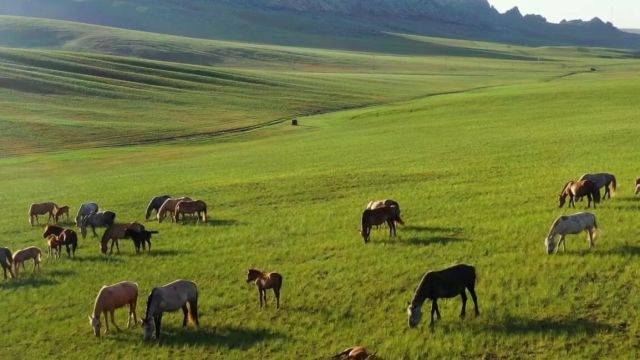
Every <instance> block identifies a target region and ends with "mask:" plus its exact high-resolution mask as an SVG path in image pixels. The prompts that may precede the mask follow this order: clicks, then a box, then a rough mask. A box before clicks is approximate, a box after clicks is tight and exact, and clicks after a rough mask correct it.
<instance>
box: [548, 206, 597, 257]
mask: <svg viewBox="0 0 640 360" xmlns="http://www.w3.org/2000/svg"><path fill="white" fill-rule="evenodd" d="M583 231H586V232H587V234H588V235H589V249H591V248H592V247H593V246H594V245H595V240H596V234H597V231H598V224H597V223H596V216H595V215H593V214H592V213H588V212H581V213H577V214H574V215H569V216H560V217H559V218H558V219H556V221H554V222H553V225H551V229H550V230H549V234H548V235H547V238H546V239H545V246H546V248H547V254H549V255H551V254H553V253H555V252H558V249H559V248H560V245H562V251H564V250H565V245H564V238H565V236H567V235H568V234H579V233H581V232H583ZM558 235H560V240H559V241H558V244H557V246H556V242H555V238H556V236H558Z"/></svg>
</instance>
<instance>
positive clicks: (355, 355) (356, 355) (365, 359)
mask: <svg viewBox="0 0 640 360" xmlns="http://www.w3.org/2000/svg"><path fill="white" fill-rule="evenodd" d="M331 358H332V359H346V360H372V359H376V353H373V354H369V352H367V349H365V348H364V347H362V346H354V347H350V348H348V349H344V350H342V351H341V352H339V353H337V354H335V355H333V356H332V357H331Z"/></svg>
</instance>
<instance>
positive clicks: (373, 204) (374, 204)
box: [366, 199, 400, 228]
mask: <svg viewBox="0 0 640 360" xmlns="http://www.w3.org/2000/svg"><path fill="white" fill-rule="evenodd" d="M385 206H395V207H396V208H397V209H398V216H400V204H399V203H398V202H397V201H395V200H391V199H385V200H372V201H369V203H368V204H367V207H366V208H367V209H370V210H373V209H379V208H381V207H385ZM377 227H378V226H376V228H377Z"/></svg>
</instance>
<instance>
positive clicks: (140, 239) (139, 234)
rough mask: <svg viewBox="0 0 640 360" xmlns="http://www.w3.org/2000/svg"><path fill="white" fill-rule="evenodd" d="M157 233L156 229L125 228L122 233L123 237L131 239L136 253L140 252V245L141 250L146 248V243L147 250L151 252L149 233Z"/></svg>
mask: <svg viewBox="0 0 640 360" xmlns="http://www.w3.org/2000/svg"><path fill="white" fill-rule="evenodd" d="M157 233H158V232H157V231H147V230H146V229H127V230H125V232H124V235H125V237H129V238H131V240H133V245H134V246H135V248H136V254H138V253H140V248H141V247H142V251H144V250H146V245H148V246H149V250H148V251H149V252H151V235H152V234H157ZM145 244H146V245H145Z"/></svg>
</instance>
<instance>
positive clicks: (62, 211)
mask: <svg viewBox="0 0 640 360" xmlns="http://www.w3.org/2000/svg"><path fill="white" fill-rule="evenodd" d="M64 215H67V222H69V207H68V206H62V207H59V208H55V209H54V210H53V216H54V217H55V220H56V223H59V222H60V219H61V218H63V217H64Z"/></svg>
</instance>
